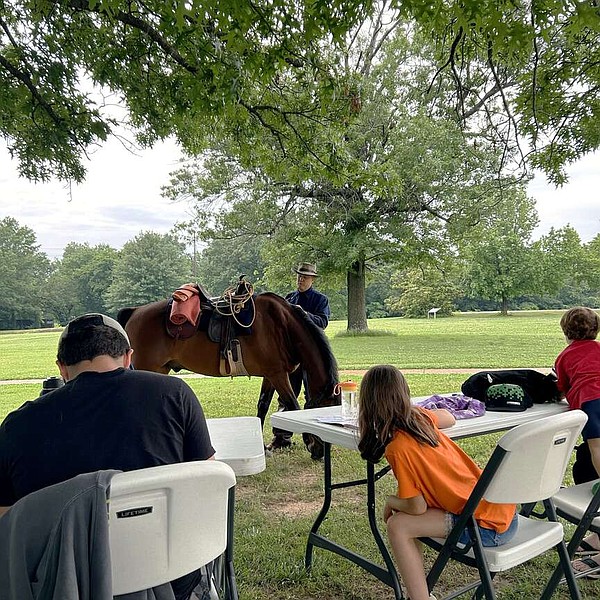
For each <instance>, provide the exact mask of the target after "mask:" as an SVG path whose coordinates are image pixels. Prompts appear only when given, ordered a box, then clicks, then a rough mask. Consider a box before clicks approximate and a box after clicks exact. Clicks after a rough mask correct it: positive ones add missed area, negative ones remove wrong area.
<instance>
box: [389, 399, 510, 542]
mask: <svg viewBox="0 0 600 600" xmlns="http://www.w3.org/2000/svg"><path fill="white" fill-rule="evenodd" d="M418 410H423V412H425V413H426V414H427V415H428V416H429V417H430V418H431V420H432V421H433V423H434V424H435V428H436V431H437V433H438V436H439V445H438V446H436V447H435V448H433V447H431V446H429V445H427V444H421V443H419V442H418V441H417V440H416V439H415V438H414V437H413V436H412V435H410V434H408V433H406V432H404V431H398V432H396V434H395V435H394V438H393V439H392V441H391V442H390V443H389V444H388V445H387V447H386V449H385V457H386V459H387V461H388V462H389V464H390V466H391V467H392V470H393V472H394V475H395V476H396V480H397V481H398V497H399V498H414V497H415V496H420V495H422V496H423V498H424V499H425V502H426V503H427V506H428V507H429V508H439V509H441V510H444V511H446V512H450V513H453V514H455V515H459V514H460V513H461V512H462V510H463V508H464V506H465V504H466V502H467V499H468V497H469V496H470V494H471V492H472V490H473V488H474V487H475V484H476V483H477V480H478V479H479V476H480V475H481V469H480V468H479V467H478V466H477V465H476V464H475V463H474V462H473V460H472V459H471V458H470V457H469V456H468V455H467V454H466V453H465V452H463V450H462V449H461V448H460V447H459V446H457V445H456V444H455V443H454V442H453V441H452V440H451V439H450V438H449V437H448V436H447V435H445V434H444V433H443V432H442V431H440V430H439V429H438V427H437V423H438V421H437V416H436V414H435V413H434V412H432V411H429V410H426V409H418ZM515 509H516V507H515V505H514V504H492V503H490V502H488V501H487V500H481V502H480V503H479V506H478V507H477V510H476V511H475V519H476V520H477V523H478V524H479V525H480V526H481V527H485V528H487V529H493V530H494V531H496V532H498V533H504V532H505V531H506V530H507V529H508V527H509V525H510V523H511V521H512V519H513V516H514V514H515Z"/></svg>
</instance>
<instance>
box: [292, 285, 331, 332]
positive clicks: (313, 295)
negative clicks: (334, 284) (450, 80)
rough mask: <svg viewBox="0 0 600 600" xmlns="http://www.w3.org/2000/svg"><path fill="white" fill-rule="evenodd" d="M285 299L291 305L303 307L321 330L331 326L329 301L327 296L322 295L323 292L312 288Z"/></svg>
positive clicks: (296, 292)
mask: <svg viewBox="0 0 600 600" xmlns="http://www.w3.org/2000/svg"><path fill="white" fill-rule="evenodd" d="M285 299H286V300H287V301H288V302H289V303H290V304H297V305H298V306H300V307H302V308H303V309H304V310H305V311H306V312H307V313H308V316H309V317H310V318H311V320H312V321H313V323H314V324H315V325H317V326H319V327H320V328H321V329H325V328H326V327H327V325H328V324H329V316H330V315H331V311H330V310H329V300H328V299H327V296H325V294H321V292H317V290H315V289H314V288H312V287H310V288H308V289H307V290H306V291H305V292H299V291H298V290H296V291H295V292H292V293H290V294H288V295H287V296H286V297H285Z"/></svg>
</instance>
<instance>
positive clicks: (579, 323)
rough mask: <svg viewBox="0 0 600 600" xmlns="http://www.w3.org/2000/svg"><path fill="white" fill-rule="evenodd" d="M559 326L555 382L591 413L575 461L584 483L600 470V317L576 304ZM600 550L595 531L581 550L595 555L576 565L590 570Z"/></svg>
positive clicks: (597, 562)
mask: <svg viewBox="0 0 600 600" xmlns="http://www.w3.org/2000/svg"><path fill="white" fill-rule="evenodd" d="M560 327H561V329H562V331H563V333H564V335H565V339H566V341H567V347H566V348H565V349H564V350H563V351H562V352H561V353H560V354H559V355H558V358H557V359H556V362H555V364H554V370H555V372H556V376H557V378H558V380H557V382H556V383H557V386H558V389H559V390H560V392H561V393H562V394H563V396H565V397H566V398H567V402H568V403H569V406H570V407H571V408H572V409H581V410H583V411H584V412H585V413H586V414H587V416H588V420H587V423H586V425H585V427H584V428H583V432H582V437H583V444H582V445H581V446H579V447H578V448H577V460H576V461H575V464H574V465H573V479H574V480H575V483H584V482H586V481H591V480H593V479H596V478H597V477H598V473H600V343H599V342H597V341H596V337H597V335H598V330H599V328H600V318H599V317H598V315H597V314H596V312H595V311H593V310H592V309H590V308H585V307H583V306H576V307H575V308H571V309H569V310H568V311H567V312H565V313H564V315H563V316H562V318H561V320H560ZM599 552H600V540H599V539H598V536H597V535H596V534H595V533H592V534H590V535H589V536H588V537H587V538H586V539H585V540H583V542H582V543H581V546H580V548H578V553H579V554H594V555H595V556H593V557H589V558H585V559H582V560H576V561H574V562H573V568H574V569H575V570H576V571H587V570H589V569H591V568H594V567H596V566H598V565H600V553H599ZM598 577H600V575H596V576H595V577H594V578H598Z"/></svg>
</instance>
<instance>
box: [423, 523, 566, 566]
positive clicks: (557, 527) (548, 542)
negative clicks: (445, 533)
mask: <svg viewBox="0 0 600 600" xmlns="http://www.w3.org/2000/svg"><path fill="white" fill-rule="evenodd" d="M518 517H519V527H518V529H517V533H516V534H515V536H514V537H513V538H512V540H510V542H508V543H506V544H503V545H502V546H487V547H485V548H483V553H484V554H485V558H486V560H487V562H488V567H489V570H490V571H491V572H492V573H499V572H500V571H507V570H508V569H512V568H513V567H516V566H517V565H520V564H522V563H524V562H527V561H528V560H530V559H532V558H535V557H536V556H539V555H540V554H542V553H544V552H546V551H547V550H550V548H553V547H554V546H556V544H559V543H560V542H561V540H562V539H563V535H564V531H563V526H562V525H561V524H560V523H553V522H551V521H540V520H539V519H528V518H526V517H522V516H521V515H519V516H518ZM435 541H436V542H439V543H440V544H443V543H444V540H443V539H439V538H435ZM466 555H467V556H469V557H470V558H472V559H475V555H474V554H473V550H472V549H471V550H469V552H467V554H466Z"/></svg>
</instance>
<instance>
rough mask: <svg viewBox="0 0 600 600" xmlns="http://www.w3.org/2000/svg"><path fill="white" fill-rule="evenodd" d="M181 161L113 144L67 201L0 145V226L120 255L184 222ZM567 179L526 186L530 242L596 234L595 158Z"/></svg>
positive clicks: (51, 252)
mask: <svg viewBox="0 0 600 600" xmlns="http://www.w3.org/2000/svg"><path fill="white" fill-rule="evenodd" d="M179 158H180V153H179V150H178V148H177V146H176V144H175V143H174V142H165V143H162V144H159V145H157V146H156V147H155V148H154V149H152V150H147V151H143V152H140V153H139V154H137V155H134V154H132V153H131V152H129V151H127V150H126V149H124V148H123V147H122V146H121V144H120V143H119V142H118V141H116V140H111V141H110V142H108V143H106V144H105V145H104V146H103V147H102V148H100V149H98V150H97V152H95V153H94V154H93V155H92V156H91V160H90V162H89V164H88V175H87V179H86V181H85V183H83V184H81V185H78V186H73V188H72V191H71V193H69V189H68V187H66V186H65V185H64V184H62V183H60V182H50V183H46V184H34V183H31V182H28V181H27V180H24V179H20V178H19V177H18V175H17V168H16V163H15V162H14V161H11V159H10V156H9V154H8V151H7V150H6V149H5V147H4V146H3V145H2V146H0V219H3V218H4V217H7V216H11V217H14V218H15V219H16V220H17V221H18V222H19V224H20V225H21V226H27V227H29V228H31V229H32V230H33V231H34V232H35V234H36V237H37V242H38V244H39V245H40V249H41V250H42V251H43V252H45V253H46V254H47V255H48V256H49V257H50V258H57V257H60V256H61V254H62V251H63V249H64V247H65V246H66V245H67V244H68V243H69V242H80V243H84V242H87V243H89V244H90V245H91V246H94V245H97V244H100V243H106V244H109V245H110V246H112V247H114V248H117V249H119V248H121V247H122V246H123V244H124V243H125V242H127V241H128V240H130V239H132V238H133V237H135V236H136V235H138V234H139V233H140V232H142V231H155V232H158V233H166V232H168V231H169V230H170V229H171V227H172V226H173V225H174V224H175V223H176V222H178V221H183V220H186V219H187V218H188V215H187V206H186V205H185V203H171V202H169V201H167V200H165V199H164V198H162V197H161V194H160V188H161V186H163V185H167V184H168V182H169V173H170V172H171V171H173V170H174V169H175V168H176V167H177V161H178V159H179ZM568 172H569V175H570V181H569V183H567V184H566V185H565V186H563V187H562V188H560V189H555V188H554V187H553V186H551V185H549V184H548V183H547V182H546V180H545V177H544V176H543V175H540V176H538V177H536V178H535V179H534V180H533V181H532V183H531V184H530V186H529V194H530V196H532V197H534V198H535V199H536V203H537V210H538V213H539V217H540V224H539V226H538V229H537V230H536V232H535V234H536V237H537V236H539V235H541V234H544V233H547V232H548V230H549V229H550V227H555V228H559V227H563V226H564V225H567V224H570V225H572V226H573V227H574V228H575V229H576V230H577V231H578V232H579V235H580V236H581V239H582V241H583V242H588V241H590V240H591V239H592V238H593V237H594V236H595V235H596V234H598V233H600V202H598V201H597V200H598V194H599V192H600V153H596V154H594V155H589V156H587V157H586V158H584V159H582V160H581V161H579V162H578V163H576V164H574V165H572V166H571V167H570V168H569V170H568Z"/></svg>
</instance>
